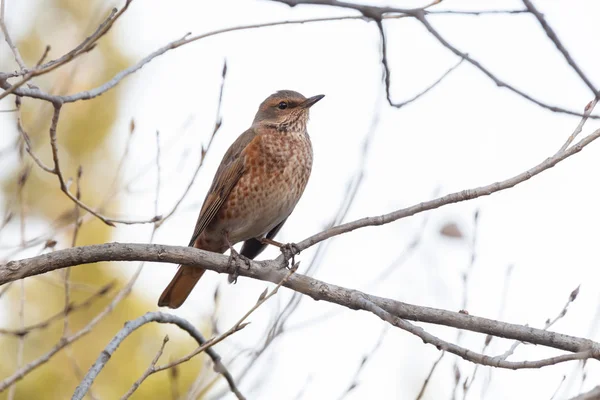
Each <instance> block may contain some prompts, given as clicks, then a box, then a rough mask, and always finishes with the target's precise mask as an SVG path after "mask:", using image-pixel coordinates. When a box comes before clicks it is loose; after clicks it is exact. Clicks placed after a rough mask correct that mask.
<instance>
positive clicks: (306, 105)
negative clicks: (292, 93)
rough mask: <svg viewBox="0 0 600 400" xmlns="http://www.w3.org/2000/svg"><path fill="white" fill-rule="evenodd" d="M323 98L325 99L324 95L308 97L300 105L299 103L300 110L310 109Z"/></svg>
mask: <svg viewBox="0 0 600 400" xmlns="http://www.w3.org/2000/svg"><path fill="white" fill-rule="evenodd" d="M323 97H325V95H324V94H318V95H316V96H313V97H309V98H308V99H306V100H304V101H303V102H302V103H300V107H302V108H310V107H312V106H313V105H314V104H315V103H316V102H317V101H319V100H321V99H322V98H323Z"/></svg>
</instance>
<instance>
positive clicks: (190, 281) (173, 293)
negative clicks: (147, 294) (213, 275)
mask: <svg viewBox="0 0 600 400" xmlns="http://www.w3.org/2000/svg"><path fill="white" fill-rule="evenodd" d="M205 271H206V270H205V269H202V268H194V267H188V266H185V265H180V266H179V269H178V270H177V273H176V274H175V276H174V277H173V279H172V280H171V283H169V285H168V286H167V287H166V288H165V290H164V291H163V293H162V294H161V295H160V298H159V299H158V306H159V307H164V306H167V307H169V308H179V307H180V306H181V305H182V304H183V302H184V301H185V299H187V298H188V296H189V295H190V293H191V292H192V289H194V286H196V283H198V280H199V279H200V278H201V277H202V275H204V272H205Z"/></svg>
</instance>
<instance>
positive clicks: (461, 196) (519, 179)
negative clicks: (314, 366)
mask: <svg viewBox="0 0 600 400" xmlns="http://www.w3.org/2000/svg"><path fill="white" fill-rule="evenodd" d="M599 137H600V129H598V130H596V131H594V132H593V133H591V134H589V135H588V136H586V137H585V138H583V139H581V140H580V141H579V142H577V144H575V145H573V146H571V147H569V148H568V149H566V150H565V151H563V152H559V153H557V154H555V155H553V156H552V157H549V158H547V159H545V160H544V161H542V162H541V163H539V164H537V165H536V166H534V167H533V168H531V169H528V170H527V171H525V172H522V173H520V174H517V175H515V176H513V177H511V178H508V179H505V180H503V181H500V182H495V183H492V184H489V185H485V186H480V187H477V188H473V189H467V190H462V191H459V192H454V193H451V194H447V195H445V196H442V197H438V198H437V199H434V200H429V201H425V202H422V203H419V204H415V205H413V206H411V207H407V208H404V209H401V210H397V211H393V212H391V213H389V214H384V215H381V216H377V217H366V218H362V219H359V220H356V221H352V222H348V223H345V224H341V225H338V226H335V227H333V228H331V229H327V230H325V231H323V232H320V233H317V234H316V235H313V236H311V237H309V238H307V239H305V240H303V241H301V242H299V243H297V244H296V249H295V250H299V251H302V250H305V249H307V248H309V247H311V246H313V245H314V244H316V243H319V242H321V241H323V240H326V239H329V238H331V237H334V236H337V235H341V234H342V233H346V232H350V231H353V230H355V229H359V228H364V227H367V226H379V225H384V224H388V223H390V222H393V221H396V220H399V219H401V218H406V217H410V216H413V215H415V214H418V213H421V212H423V211H428V210H433V209H436V208H439V207H442V206H444V205H447V204H453V203H458V202H462V201H467V200H472V199H475V198H478V197H482V196H489V195H490V194H492V193H495V192H498V191H501V190H506V189H509V188H512V187H514V186H516V185H518V184H520V183H523V182H525V181H527V180H529V179H531V178H533V177H534V176H536V175H538V174H540V173H542V172H544V171H546V170H548V169H549V168H552V167H554V166H555V165H556V164H558V163H560V162H561V161H562V160H564V159H566V158H568V157H570V156H572V155H573V154H575V153H578V152H580V151H581V150H582V149H583V148H585V147H586V146H587V145H589V144H590V143H592V142H593V141H595V140H596V139H598V138H599ZM295 250H294V251H293V252H292V253H295ZM279 259H280V260H282V261H283V260H284V259H285V257H283V256H280V257H279Z"/></svg>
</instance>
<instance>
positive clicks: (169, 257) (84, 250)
mask: <svg viewBox="0 0 600 400" xmlns="http://www.w3.org/2000/svg"><path fill="white" fill-rule="evenodd" d="M99 261H151V262H162V263H165V262H168V263H174V264H184V265H189V266H198V267H200V266H201V267H202V268H205V269H210V270H212V271H216V272H219V273H223V274H230V273H233V272H235V271H236V270H238V271H239V274H240V275H241V276H246V277H249V278H253V279H259V280H264V281H269V282H273V283H280V282H281V281H282V280H283V279H284V278H285V277H286V274H287V272H286V270H285V269H282V268H281V263H279V262H278V261H275V260H270V261H262V262H256V261H252V262H251V263H250V268H248V266H247V265H246V264H245V263H244V262H242V261H238V262H231V261H230V260H229V257H228V256H225V255H222V254H217V253H212V252H208V251H204V250H200V249H196V248H192V247H180V246H167V245H157V244H140V243H106V244H100V245H91V246H82V247H75V248H69V249H64V250H57V251H54V252H52V253H48V254H42V255H39V256H36V257H32V258H29V259H24V260H17V261H10V262H8V263H7V264H5V265H2V266H0V285H2V284H5V283H8V282H12V281H14V280H18V279H22V278H24V277H27V276H32V275H38V274H42V273H45V272H49V271H53V270H56V269H60V268H65V267H69V266H74V265H82V264H89V263H95V262H99ZM283 286H285V287H288V288H290V289H292V290H294V291H296V292H299V293H302V294H305V295H307V296H310V297H312V298H313V299H315V300H324V301H328V302H331V303H335V304H339V305H342V306H344V307H347V308H350V309H353V310H357V309H366V308H365V307H366V306H365V303H364V302H365V300H363V299H366V300H367V301H369V302H372V303H373V304H376V305H377V306H378V307H380V308H382V309H383V310H385V311H386V312H388V313H390V314H391V315H393V316H395V317H398V318H403V319H407V320H411V321H420V322H425V323H433V324H438V325H445V326H451V327H454V328H458V329H467V330H470V331H474V332H479V333H483V334H489V335H494V336H499V337H503V338H507V339H515V340H520V341H524V342H529V343H535V344H538V345H543V346H547V347H552V348H556V349H560V350H565V351H569V352H573V353H581V352H585V351H588V350H591V351H592V353H591V355H590V357H594V358H598V359H600V344H599V343H596V342H594V341H592V340H589V339H583V338H578V337H574V336H569V335H563V334H559V333H555V332H550V331H544V330H542V329H535V328H531V327H526V326H522V325H516V324H509V323H505V322H499V321H495V320H491V319H487V318H481V317H476V316H473V315H467V314H462V313H458V312H452V311H447V310H440V309H435V308H430V307H422V306H415V305H412V304H408V303H402V302H399V301H395V300H392V299H387V298H382V297H377V296H373V295H368V294H365V293H363V292H360V291H357V290H352V289H347V288H344V287H340V286H336V285H333V284H329V283H325V282H323V281H319V280H317V279H313V278H310V277H307V276H304V275H301V274H294V275H292V276H290V277H289V278H288V279H287V280H286V281H285V282H284V283H283ZM366 310H369V311H370V309H366ZM579 356H581V354H580V355H579ZM488 358H489V357H488ZM0 389H1V386H0Z"/></svg>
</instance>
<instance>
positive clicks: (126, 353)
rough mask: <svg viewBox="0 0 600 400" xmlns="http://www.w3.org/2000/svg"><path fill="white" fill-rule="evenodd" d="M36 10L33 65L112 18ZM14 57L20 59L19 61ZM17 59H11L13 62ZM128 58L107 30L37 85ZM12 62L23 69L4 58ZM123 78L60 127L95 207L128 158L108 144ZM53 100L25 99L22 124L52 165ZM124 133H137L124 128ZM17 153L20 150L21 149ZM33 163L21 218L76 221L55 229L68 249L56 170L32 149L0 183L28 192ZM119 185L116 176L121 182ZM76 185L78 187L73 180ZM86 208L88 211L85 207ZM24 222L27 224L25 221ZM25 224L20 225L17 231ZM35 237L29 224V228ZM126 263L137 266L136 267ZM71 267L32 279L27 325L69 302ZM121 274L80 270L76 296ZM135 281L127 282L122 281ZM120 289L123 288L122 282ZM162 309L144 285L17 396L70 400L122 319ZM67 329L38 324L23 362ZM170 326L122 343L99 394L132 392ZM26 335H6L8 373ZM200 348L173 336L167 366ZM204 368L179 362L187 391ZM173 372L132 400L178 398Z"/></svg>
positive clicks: (70, 165) (113, 67)
mask: <svg viewBox="0 0 600 400" xmlns="http://www.w3.org/2000/svg"><path fill="white" fill-rule="evenodd" d="M31 12H32V13H36V14H37V15H36V16H35V18H34V22H33V24H32V25H31V27H30V29H29V31H28V33H27V35H26V36H25V37H24V38H23V39H22V40H20V41H19V42H18V47H19V49H20V50H21V53H22V55H23V58H24V59H25V62H26V63H27V65H34V64H35V63H36V62H37V60H38V59H39V57H40V55H41V54H42V53H43V51H44V48H45V47H46V45H48V44H50V45H51V46H52V50H51V52H50V55H49V57H50V58H56V57H58V56H60V55H62V54H64V53H66V52H68V51H69V50H71V49H72V48H73V47H74V46H76V45H77V44H78V43H79V42H80V41H81V40H82V39H83V38H85V37H86V36H87V35H89V34H90V33H91V32H92V31H93V30H94V29H95V28H96V27H97V24H99V23H100V21H101V20H102V19H103V18H105V16H106V15H107V12H108V10H107V5H106V4H105V2H103V1H81V0H52V1H46V2H43V3H41V4H40V6H39V7H36V8H35V9H32V10H31ZM11 61H12V60H11ZM7 62H8V60H6V61H4V62H3V63H2V64H6V63H7ZM131 62H132V60H129V59H128V58H127V57H126V56H125V55H124V54H123V53H122V52H121V50H120V48H119V46H118V36H117V35H115V33H114V32H111V33H109V34H108V35H107V36H105V37H103V38H102V39H101V40H100V42H99V45H98V46H97V47H96V48H95V49H94V50H93V51H92V52H90V53H88V54H86V55H83V56H81V57H80V58H79V59H77V60H75V61H74V62H72V63H70V64H68V65H66V66H63V67H61V68H58V69H57V70H55V71H53V72H52V73H50V74H47V75H45V76H42V77H40V78H37V79H36V80H35V83H36V84H37V85H39V86H42V87H44V88H45V90H48V91H50V92H51V93H54V94H59V93H60V94H63V93H65V94H66V93H75V92H78V91H81V90H86V89H89V88H93V87H95V86H97V85H99V84H102V83H104V82H106V81H107V80H109V79H110V78H112V77H113V76H114V75H115V74H116V73H117V72H118V71H120V70H122V69H123V68H125V67H127V66H128V65H130V64H131ZM2 68H3V69H6V68H15V67H14V65H2ZM121 88H122V85H121V86H118V87H117V88H115V89H113V90H110V91H108V92H107V93H105V94H103V95H102V96H100V97H97V98H95V99H92V100H88V101H80V102H76V103H72V104H67V105H65V106H64V107H63V109H62V113H61V118H60V121H59V124H58V143H59V151H60V160H61V166H62V170H63V174H64V176H65V178H69V177H75V176H76V174H77V169H78V168H79V166H82V168H83V176H82V179H81V194H82V197H81V198H82V200H83V201H84V202H85V203H87V204H88V205H91V206H92V207H97V206H99V205H100V204H101V203H102V201H103V200H104V199H105V197H106V193H108V192H110V191H111V190H112V185H113V183H114V179H115V174H116V173H117V164H118V162H119V157H120V155H115V153H114V152H113V149H112V148H111V146H110V145H109V143H108V140H107V139H108V138H109V135H110V134H111V132H112V127H113V124H114V122H115V120H116V117H117V114H118V107H119V95H120V91H121ZM51 114H52V107H51V105H49V104H48V103H46V102H43V101H37V100H32V99H23V104H22V107H21V117H22V124H23V128H24V129H25V131H26V132H27V133H28V134H29V136H30V137H31V140H32V143H33V150H34V152H35V153H36V154H37V155H38V156H39V157H40V158H41V159H42V160H43V161H44V163H45V164H46V165H49V166H52V165H53V164H52V157H51V152H50V146H49V135H48V128H49V126H50V118H51ZM119 134H128V132H123V133H119ZM15 151H17V150H15ZM28 166H31V172H30V174H29V177H28V179H27V180H26V182H25V185H24V187H23V190H22V192H21V196H20V201H17V202H15V203H13V208H14V210H13V211H14V213H15V215H19V213H21V212H23V214H24V215H25V221H26V225H27V223H30V221H36V222H37V223H39V222H40V221H41V222H42V223H44V224H45V225H46V226H48V227H50V224H51V223H52V222H53V221H56V220H57V219H58V220H61V221H62V222H63V223H64V222H67V223H68V229H62V230H57V231H56V236H55V237H54V238H53V239H55V240H57V241H58V243H59V244H58V247H62V246H69V245H70V243H71V240H72V237H73V230H74V224H73V222H74V215H75V214H74V204H73V202H72V201H71V200H69V199H68V198H67V197H66V196H65V195H64V194H63V193H62V192H61V191H60V189H59V183H58V179H57V177H56V176H54V175H51V174H49V173H47V172H44V171H42V170H41V169H40V168H38V167H37V165H35V164H33V163H32V161H31V159H30V158H29V156H28V155H27V154H26V153H24V152H23V154H22V157H21V158H20V161H19V162H18V163H17V164H16V165H14V169H13V170H12V172H10V173H9V174H8V175H7V177H6V178H5V179H4V180H3V181H2V182H0V190H2V191H3V192H4V194H5V197H6V198H14V196H16V195H17V194H18V193H19V184H18V182H19V176H20V175H21V174H22V171H24V170H25V169H26V168H28ZM118 183H119V182H118V181H117V184H118ZM71 191H72V192H74V191H75V187H74V186H72V189H71ZM118 210H119V202H118V198H115V199H112V200H111V201H110V202H109V204H107V206H106V207H105V208H104V209H103V212H104V213H106V214H109V215H111V214H114V213H117V212H118ZM81 214H82V215H83V214H85V213H84V212H83V211H82V213H81ZM26 225H25V226H26ZM114 229H115V228H112V227H109V226H107V225H105V224H103V223H102V222H100V221H98V220H97V219H94V218H87V219H86V220H85V222H84V223H83V224H82V226H81V229H80V231H79V234H78V236H77V245H86V244H93V243H104V242H107V241H109V240H110V239H111V235H112V233H113V231H114ZM17 231H18V229H17ZM25 232H26V234H27V230H26V231H25ZM124 268H130V270H131V271H133V268H134V265H133V264H128V265H127V266H124ZM63 274H64V271H57V272H56V273H52V274H48V275H46V276H43V277H37V278H30V279H27V280H26V281H25V313H24V315H25V324H26V325H28V324H33V323H37V322H39V321H41V320H44V319H45V318H47V317H49V316H50V315H53V314H55V313H57V312H59V311H60V310H62V309H63V308H64V301H65V294H64V287H63V276H64V275H63ZM114 279H115V271H114V269H111V268H107V265H101V264H97V265H91V266H86V267H81V268H77V267H76V268H73V269H72V271H71V281H72V282H75V283H76V284H74V285H73V288H72V290H71V301H72V302H75V303H77V302H81V301H82V300H84V299H86V298H87V297H89V296H90V295H91V294H92V293H93V292H95V291H97V290H98V289H99V288H100V287H102V286H103V285H105V284H107V283H108V282H110V281H113V280H114ZM125 283H126V282H124V281H119V282H118V284H117V286H118V288H121V287H123V286H124V285H125ZM20 286H21V283H20V282H16V283H15V284H13V285H12V287H11V288H10V290H9V291H8V293H7V295H6V296H4V297H3V299H2V301H3V306H5V307H6V308H5V309H8V310H10V315H9V320H10V327H11V328H18V327H19V321H20V318H19V309H20V301H21V290H20ZM118 288H117V289H118ZM115 292H116V290H114V289H113V290H112V291H111V292H110V293H108V294H107V295H104V296H103V297H102V298H100V299H99V300H97V301H95V302H94V303H93V304H92V306H90V307H88V308H85V309H82V310H78V311H76V312H74V313H73V314H72V315H70V317H69V321H70V325H69V329H70V331H71V332H76V331H77V330H79V329H81V328H82V327H84V326H85V325H86V324H87V323H88V322H89V321H90V320H91V319H92V318H93V317H94V316H95V315H97V313H99V312H100V311H101V310H103V308H104V307H105V306H106V305H107V304H108V303H109V302H110V300H111V298H112V296H113V295H114V293H115ZM155 308H156V305H155V303H154V302H148V301H147V300H146V299H144V298H142V297H141V296H137V295H136V294H135V292H133V293H132V294H131V295H129V296H128V297H127V298H126V299H125V300H124V301H122V302H121V303H120V304H119V305H118V306H117V307H116V308H115V309H114V310H113V311H112V312H111V313H110V314H109V315H108V316H107V317H106V318H105V319H104V320H103V321H102V322H101V323H99V324H98V325H97V326H96V327H95V328H94V330H93V331H92V332H91V333H90V334H88V335H87V336H85V337H83V338H82V339H80V340H78V341H77V342H76V343H75V344H74V345H73V346H70V349H65V350H62V351H61V352H59V353H58V354H57V355H56V356H55V357H53V358H52V359H51V360H50V361H49V362H48V363H46V364H44V365H42V366H41V367H39V368H37V369H36V370H35V371H34V372H32V373H31V374H29V375H27V376H26V377H25V378H24V379H23V380H21V381H19V382H18V384H17V390H16V393H15V394H16V396H15V398H16V399H65V398H70V396H71V395H72V393H73V390H74V388H75V387H76V385H77V384H78V383H79V381H80V378H81V374H85V372H86V371H87V369H88V368H89V367H90V365H91V364H92V363H93V362H94V361H95V359H96V357H98V355H99V354H100V352H101V350H102V349H103V348H104V346H105V345H106V344H107V343H108V342H109V341H110V339H111V338H112V337H113V336H114V334H115V333H116V332H117V331H118V330H119V329H120V328H121V327H122V326H123V324H124V322H125V321H127V320H130V319H134V318H136V317H138V316H140V315H142V314H144V313H145V312H146V311H149V310H153V309H155ZM62 333H63V322H62V320H60V321H57V322H54V323H53V324H51V325H50V326H49V327H48V328H46V329H41V330H35V331H33V332H31V333H30V334H28V335H27V336H26V337H25V345H24V362H25V363H28V362H30V361H32V360H34V359H36V358H37V357H39V356H41V355H42V354H44V353H46V352H47V351H48V350H50V349H51V348H52V347H53V346H54V345H55V344H56V343H57V341H58V340H59V339H60V337H61V335H62ZM163 337H164V329H163V328H162V327H160V326H157V325H147V326H145V327H144V328H142V329H141V330H138V331H137V332H135V333H134V334H133V335H131V336H130V337H129V338H127V339H126V341H125V342H124V343H123V345H122V346H121V347H119V349H118V351H117V352H116V354H115V355H114V356H113V358H112V359H111V360H110V361H109V362H108V364H107V366H106V367H105V368H104V370H103V371H102V373H101V374H100V376H99V377H98V379H97V380H96V382H95V384H94V385H93V387H92V390H93V393H94V394H95V395H96V396H97V397H98V398H100V399H114V398H118V397H120V396H121V395H123V394H124V393H125V392H126V391H127V390H128V388H129V387H130V386H131V384H132V383H133V382H134V381H135V380H136V379H137V378H139V376H140V375H141V374H142V373H143V371H144V370H145V369H146V368H147V366H148V364H149V362H150V360H151V359H152V358H153V357H154V355H155V354H156V351H157V350H158V348H159V346H160V344H161V342H162V339H163ZM18 340H19V339H18V338H16V337H14V336H0V349H2V350H1V354H2V357H0V380H1V379H3V377H6V376H9V375H12V374H13V373H14V371H15V370H16V365H17V348H18ZM193 348H195V343H194V342H193V341H192V340H191V339H189V338H185V339H181V338H180V337H171V341H170V342H169V343H168V344H167V351H165V353H164V355H163V359H162V360H161V361H160V362H159V364H162V363H165V362H167V361H169V356H168V355H169V354H171V356H170V358H174V357H175V356H182V355H184V354H186V353H187V352H189V351H191V350H192V349H193ZM201 368H202V358H201V357H197V358H196V359H195V360H192V361H191V362H188V363H186V364H184V365H183V366H180V368H178V369H177V381H176V382H177V386H178V392H179V393H185V390H186V389H187V388H188V387H189V385H190V384H191V382H192V381H193V379H195V377H196V376H197V375H198V373H199V371H200V369H201ZM171 386H172V379H171V378H170V377H169V373H167V372H163V373H159V374H156V375H153V376H151V377H150V378H149V379H148V380H147V381H146V382H145V383H144V384H143V385H142V386H141V387H140V388H139V389H138V390H137V392H136V394H135V395H134V396H133V397H132V398H139V399H165V398H171V393H172V388H171ZM6 398H8V390H6V391H5V392H4V393H0V399H6Z"/></svg>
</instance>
